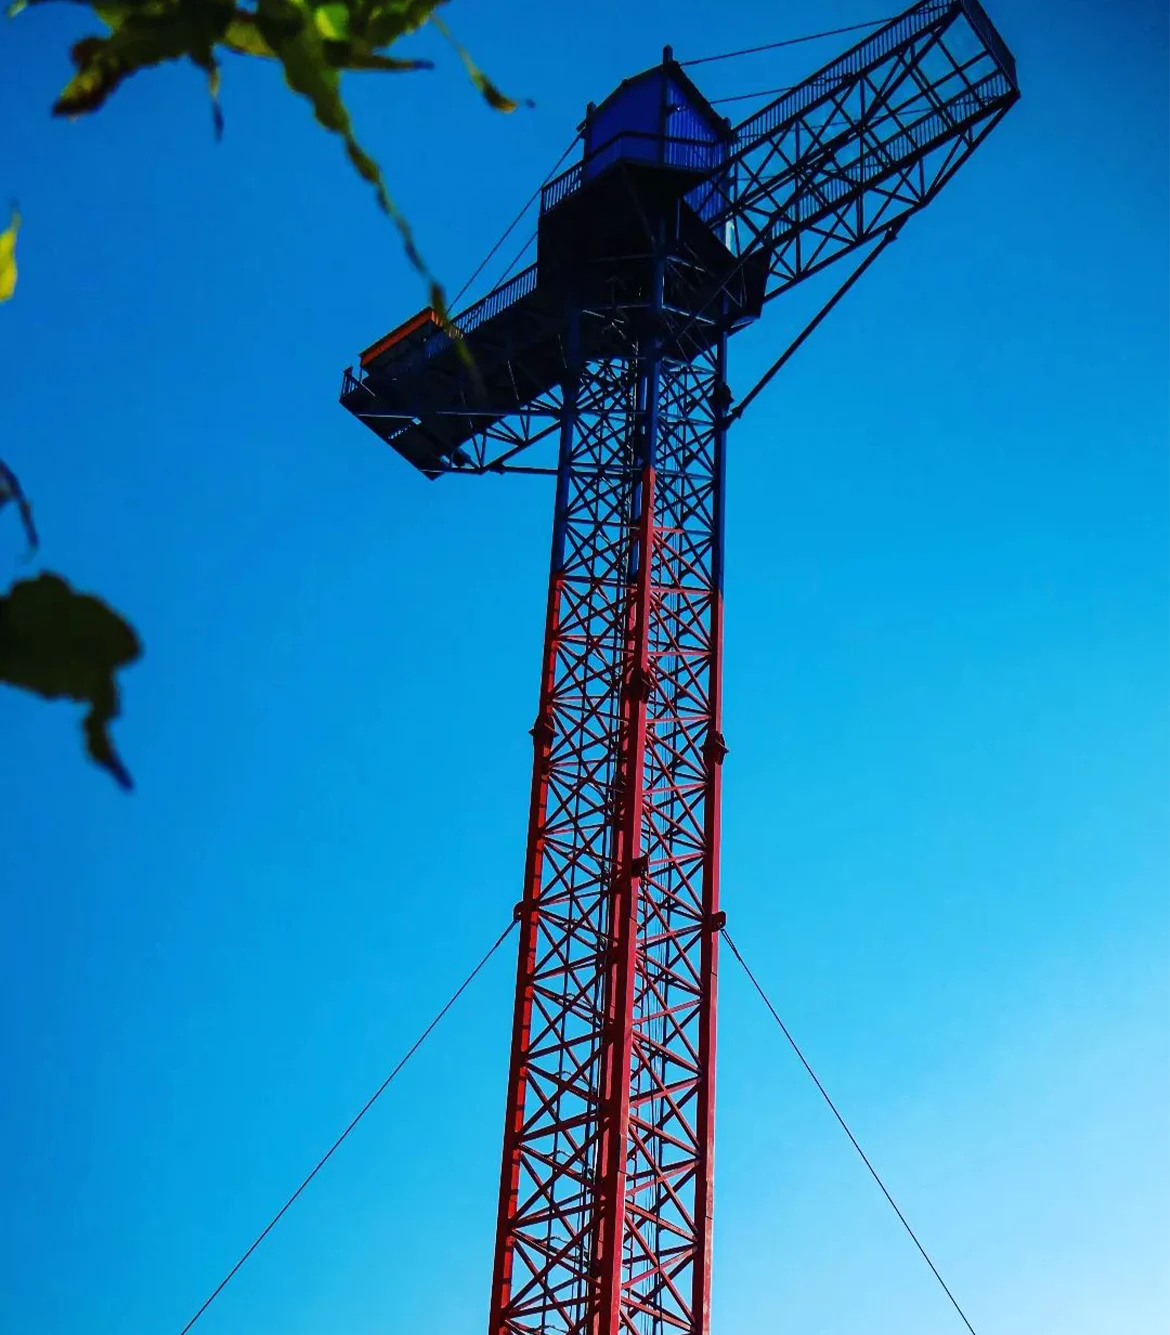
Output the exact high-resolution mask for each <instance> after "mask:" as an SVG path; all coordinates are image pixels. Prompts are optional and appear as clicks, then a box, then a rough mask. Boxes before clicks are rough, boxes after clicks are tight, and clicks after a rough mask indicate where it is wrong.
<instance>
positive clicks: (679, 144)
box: [540, 130, 728, 213]
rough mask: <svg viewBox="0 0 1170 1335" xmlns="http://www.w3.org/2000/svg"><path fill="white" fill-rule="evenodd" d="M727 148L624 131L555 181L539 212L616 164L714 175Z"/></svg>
mask: <svg viewBox="0 0 1170 1335" xmlns="http://www.w3.org/2000/svg"><path fill="white" fill-rule="evenodd" d="M727 147H728V146H727V144H725V143H720V142H718V141H713V140H710V139H676V138H673V137H671V136H670V135H659V134H648V133H647V132H645V131H643V130H622V131H620V132H619V133H618V134H615V135H614V136H613V137H612V138H610V139H607V140H606V141H605V143H604V144H600V145H599V146H598V147H597V148H595V149H594V150H593V152H592V153H590V154H589V156H588V157H587V158H586V159H585V160H584V161H583V162H578V163H577V164H576V165H575V166H573V167H570V168H569V170H568V171H566V172H562V173H561V174H560V176H557V177H555V178H554V179H553V180H551V181H550V182H549V183H548V184H547V185H546V186H544V187H543V188H542V189H541V192H540V211H541V212H542V213H547V212H548V211H549V209H553V208H556V206H557V205H558V204H560V203H563V202H564V200H566V199H567V198H568V197H569V196H570V195H572V194H574V193H575V192H576V191H577V190H579V189H580V188H581V186H582V185H583V184H584V183H585V181H586V180H590V179H592V178H593V177H594V176H596V175H599V174H600V173H601V172H602V171H604V170H605V169H606V168H607V167H609V166H611V165H612V164H613V163H615V162H643V163H647V164H649V165H651V166H665V167H677V168H679V169H681V170H685V171H700V172H712V171H717V170H718V168H719V167H720V166H721V165H722V164H723V163H724V162H726V161H727Z"/></svg>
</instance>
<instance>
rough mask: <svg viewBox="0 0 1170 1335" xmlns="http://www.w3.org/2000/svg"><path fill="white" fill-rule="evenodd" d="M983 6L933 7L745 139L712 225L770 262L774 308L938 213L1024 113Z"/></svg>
mask: <svg viewBox="0 0 1170 1335" xmlns="http://www.w3.org/2000/svg"><path fill="white" fill-rule="evenodd" d="M1018 97H1019V92H1018V88H1017V85H1016V71H1015V61H1014V59H1013V58H1012V56H1011V55H1010V53H1009V52H1008V51H1007V48H1006V47H1004V45H1003V43H1002V41H1001V40H1000V39H999V38H998V35H997V34H995V32H994V29H993V28H992V27H991V25H990V22H989V20H988V19H987V16H986V14H985V13H984V12H983V10H982V9H981V7H980V6H979V5H978V4H977V3H975V0H926V2H925V3H923V4H920V5H917V6H915V8H913V9H911V10H908V11H907V12H906V13H905V14H903V15H901V16H900V17H899V18H897V19H894V20H893V21H892V22H891V23H889V24H887V25H886V26H885V27H884V28H882V29H880V30H879V31H878V32H876V33H874V34H872V35H871V36H870V37H867V38H866V39H865V40H864V41H862V42H859V43H858V44H857V45H856V46H855V47H854V48H853V49H852V50H851V51H849V52H847V53H846V54H845V55H843V56H841V57H839V58H838V59H837V60H835V61H832V62H831V63H830V64H828V65H826V66H825V67H824V69H822V70H821V71H819V72H818V73H817V74H814V75H813V76H811V78H809V79H807V80H805V81H804V82H803V83H802V84H800V85H799V86H798V87H796V88H793V89H792V90H790V91H789V92H788V93H786V94H785V95H783V96H782V97H779V98H777V99H776V101H774V102H772V103H770V104H769V105H768V106H767V107H765V108H764V109H763V110H762V111H759V112H757V113H756V114H755V115H753V116H751V117H749V118H748V119H747V120H745V121H744V122H742V124H740V125H739V126H737V127H736V130H735V144H736V151H735V156H734V159H733V162H734V167H733V171H732V173H731V176H730V189H729V188H728V187H727V186H725V185H721V184H720V183H719V182H715V183H712V184H708V185H705V186H702V187H700V188H699V190H698V191H697V192H696V196H695V202H696V203H699V202H700V201H702V200H703V199H704V198H706V197H707V196H709V195H710V194H711V193H713V192H714V193H716V194H724V195H726V196H727V198H726V200H725V202H724V204H723V207H722V208H721V210H720V212H719V214H718V216H717V218H716V222H717V224H723V225H725V226H727V227H729V228H730V229H731V231H732V234H733V237H734V247H735V249H736V250H737V252H738V253H739V254H740V255H741V256H746V255H749V254H756V253H759V252H764V253H766V254H767V256H768V266H769V279H768V287H767V299H771V298H773V297H776V296H779V295H780V294H781V293H782V292H784V291H786V290H787V289H788V288H790V287H792V286H793V285H794V284H796V283H798V282H800V281H802V280H803V279H805V278H808V277H810V276H811V275H812V274H814V273H817V272H819V271H820V270H821V269H823V268H825V267H826V266H827V265H829V264H832V263H833V262H834V261H835V260H837V259H839V258H841V257H842V256H844V255H846V254H848V253H849V252H850V251H853V250H856V249H857V248H858V247H859V246H863V245H865V244H867V243H868V242H870V241H873V240H874V239H876V238H877V237H879V236H881V235H882V234H883V233H885V232H886V231H888V230H889V228H890V227H891V226H892V225H895V224H897V223H900V222H902V221H904V220H905V218H907V217H908V216H909V215H910V214H911V213H915V212H917V211H918V210H920V209H921V208H923V207H924V206H925V205H926V204H928V203H929V202H930V201H931V200H932V199H933V198H934V196H935V195H937V194H938V192H939V191H940V190H941V189H942V188H943V186H945V185H946V183H947V182H948V181H949V180H950V179H951V177H952V176H953V175H954V174H955V172H956V171H958V169H959V168H960V167H961V166H962V165H963V163H964V162H965V161H966V160H967V159H968V158H969V157H970V155H971V154H972V153H973V152H974V151H975V149H976V148H977V147H978V146H979V144H980V143H981V142H982V140H983V139H984V138H986V136H987V135H988V134H989V133H990V132H991V131H992V130H993V129H994V128H995V126H996V125H997V124H998V123H999V122H1000V120H1002V118H1003V117H1004V116H1005V115H1006V114H1007V112H1008V111H1009V110H1010V109H1011V107H1012V106H1013V105H1014V104H1015V102H1016V101H1017V100H1018Z"/></svg>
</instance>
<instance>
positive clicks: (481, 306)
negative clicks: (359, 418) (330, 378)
mask: <svg viewBox="0 0 1170 1335" xmlns="http://www.w3.org/2000/svg"><path fill="white" fill-rule="evenodd" d="M535 289H536V265H535V264H533V265H530V266H529V267H528V268H527V269H523V270H521V271H520V273H518V274H517V275H516V277H515V278H512V279H509V280H508V282H506V283H503V284H501V286H500V287H497V288H495V289H494V290H493V291H491V292H489V293H488V294H487V296H486V297H484V298H483V299H482V300H481V301H477V302H476V303H475V305H474V306H469V307H468V308H467V309H466V310H465V311H463V312H462V313H461V314H459V315H456V316H455V317H454V318H453V319H452V321H451V327H452V329H453V330H454V331H455V335H456V337H463V338H466V337H467V335H468V334H470V333H471V332H472V331H473V330H475V329H478V328H479V327H480V325H482V324H486V323H487V321H488V320H491V319H493V318H494V317H495V316H497V315H499V314H500V313H501V312H503V311H505V310H507V309H508V307H509V306H512V305H514V304H515V303H516V302H518V301H520V300H522V299H523V298H524V297H526V296H528V295H529V293H531V292H533V291H535ZM451 343H452V336H451V334H449V333H448V332H447V330H446V329H444V328H442V327H440V328H437V329H435V330H434V332H433V333H431V334H428V335H427V337H426V338H425V339H423V340H422V342H421V343H420V342H415V343H408V344H406V345H404V347H403V349H402V352H401V354H400V355H399V356H396V357H395V356H390V357H387V358H385V359H384V360H382V361H381V362H380V363H379V365H378V368H377V369H378V375H379V376H382V375H384V374H388V375H391V376H395V377H399V376H403V375H410V374H413V373H414V372H415V371H417V370H418V369H419V367H421V366H422V365H424V364H425V363H426V362H428V361H429V360H430V359H431V358H432V357H434V356H437V355H438V353H440V352H442V351H444V349H446V348H449V347H450V346H451ZM366 378H367V377H366V374H365V373H364V372H360V371H359V373H358V374H357V375H355V374H354V372H353V368H352V367H349V368H347V369H346V372H345V375H344V377H343V379H342V382H341V392H342V395H343V396H344V395H346V394H352V393H353V391H354V390H355V389H358V388H359V387H360V386H362V385H364V384H365V383H366Z"/></svg>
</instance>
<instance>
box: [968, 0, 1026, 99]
mask: <svg viewBox="0 0 1170 1335" xmlns="http://www.w3.org/2000/svg"><path fill="white" fill-rule="evenodd" d="M960 4H961V5H962V7H963V13H964V14H965V15H966V16H967V22H968V23H969V24H970V25H971V27H972V28H974V29H975V35H976V36H977V37H978V38H979V40H980V41H981V42H982V43H983V45H984V46H985V47H987V49H988V51H990V52H991V54H992V56H993V57H994V58H995V63H996V64H997V65H998V66H999V67H1000V69H1001V70H1003V72H1004V73H1005V74H1006V75H1007V77H1008V78H1009V79H1010V80H1011V84H1012V87H1013V88H1018V87H1019V86H1020V85H1019V80H1018V79H1017V77H1016V58H1015V56H1013V55H1012V53H1011V52H1010V51H1009V50H1008V47H1007V43H1006V42H1005V41H1004V40H1003V38H1002V37H1001V36H1000V35H999V33H998V32H997V31H996V28H995V24H994V23H992V21H991V19H990V18H988V16H987V10H985V9H984V8H983V6H982V5H981V4H980V3H979V0H960Z"/></svg>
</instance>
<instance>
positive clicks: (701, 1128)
mask: <svg viewBox="0 0 1170 1335" xmlns="http://www.w3.org/2000/svg"><path fill="white" fill-rule="evenodd" d="M730 407H731V395H730V394H729V393H728V390H727V336H726V334H724V335H723V336H722V337H721V338H720V341H719V350H718V354H717V360H716V380H715V384H714V387H713V394H712V402H711V412H712V416H713V418H714V424H715V425H714V432H713V436H714V456H715V457H714V467H713V475H714V476H713V485H714V499H713V504H712V509H713V529H714V533H713V547H712V555H711V589H712V600H713V601H712V606H711V642H710V649H709V659H710V664H709V668H708V673H709V676H708V699H709V709H710V719H711V722H710V729H709V732H708V736H707V744H706V747H705V759H706V764H707V774H706V797H705V800H704V804H703V815H704V820H705V835H706V852H707V857H706V862H705V864H704V867H703V916H704V919H705V922H704V929H703V943H702V947H701V951H700V957H699V971H700V987H701V989H702V991H701V1000H700V1003H699V1068H700V1072H701V1076H700V1079H701V1090H700V1096H699V1100H698V1111H697V1117H696V1130H697V1139H698V1143H699V1150H700V1155H701V1162H700V1168H699V1171H698V1173H697V1175H696V1179H697V1180H696V1183H695V1224H696V1231H697V1234H698V1241H697V1248H696V1251H697V1255H696V1257H695V1270H694V1295H693V1298H692V1304H693V1313H694V1322H695V1335H709V1332H710V1329H711V1258H712V1243H713V1231H714V1214H715V1054H716V1030H717V1027H718V1014H719V1005H718V999H719V936H720V933H721V932H722V930H723V914H722V912H721V910H720V907H719V858H720V837H721V834H722V820H723V815H722V811H723V761H724V759H725V757H726V755H727V743H726V741H725V740H724V737H723V575H724V554H725V550H726V548H725V537H726V510H725V501H726V491H725V480H726V475H727V413H728V410H729V409H730Z"/></svg>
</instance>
